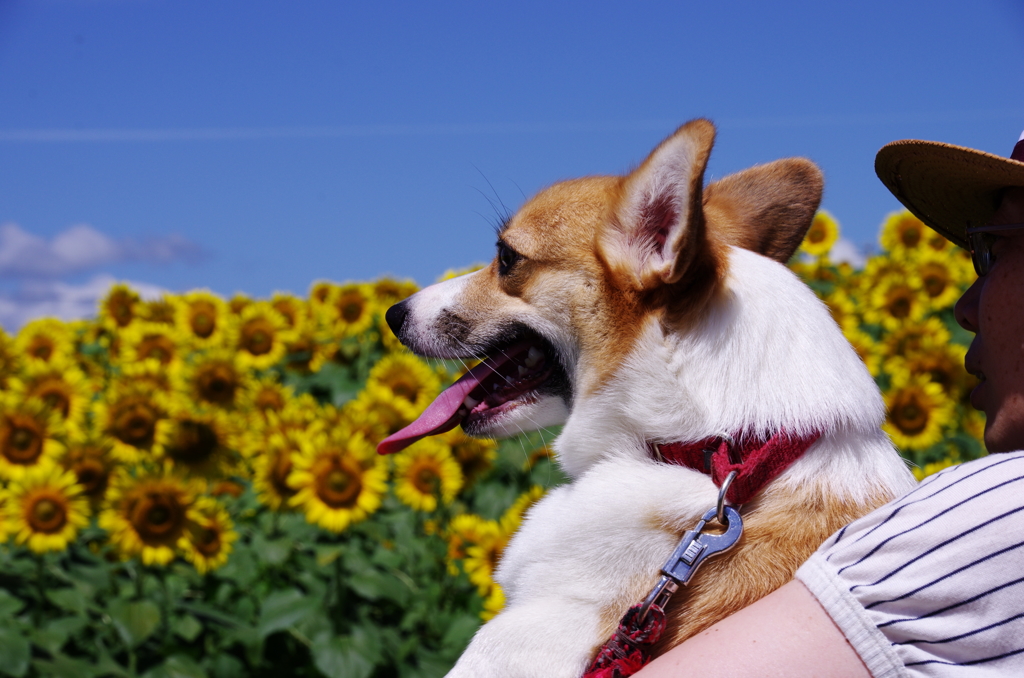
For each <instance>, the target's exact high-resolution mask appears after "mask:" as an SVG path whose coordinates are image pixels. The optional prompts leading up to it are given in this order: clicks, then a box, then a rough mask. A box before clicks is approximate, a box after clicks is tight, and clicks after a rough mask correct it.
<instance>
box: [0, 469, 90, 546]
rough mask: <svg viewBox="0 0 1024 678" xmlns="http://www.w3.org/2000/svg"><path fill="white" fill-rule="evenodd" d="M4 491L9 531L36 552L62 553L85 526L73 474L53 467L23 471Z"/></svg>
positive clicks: (86, 518) (85, 516) (83, 506)
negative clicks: (5, 492)
mask: <svg viewBox="0 0 1024 678" xmlns="http://www.w3.org/2000/svg"><path fill="white" fill-rule="evenodd" d="M7 490H8V495H7V514H8V520H9V521H10V526H9V529H10V532H11V533H12V534H13V535H14V538H15V540H16V541H17V542H18V543H19V544H26V543H27V544H28V547H29V548H30V549H31V550H32V551H34V552H36V553H46V552H48V551H63V550H65V549H66V548H67V547H68V543H69V542H72V541H74V540H75V537H76V536H77V535H78V531H79V530H80V529H82V528H83V527H85V526H86V525H88V524H89V502H88V500H87V499H86V498H85V497H84V496H82V488H81V486H80V485H78V484H77V483H76V478H75V474H74V473H72V472H70V471H67V470H65V469H63V468H61V467H59V466H57V465H55V464H51V463H45V464H38V465H36V466H34V467H32V468H30V469H27V470H26V471H25V473H24V474H22V475H21V477H20V478H18V479H17V480H13V481H11V484H10V486H9V487H8V488H7Z"/></svg>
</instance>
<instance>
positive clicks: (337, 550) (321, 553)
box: [316, 545, 345, 567]
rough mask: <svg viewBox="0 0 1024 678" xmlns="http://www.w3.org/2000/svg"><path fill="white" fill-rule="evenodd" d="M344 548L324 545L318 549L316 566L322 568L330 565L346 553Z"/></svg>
mask: <svg viewBox="0 0 1024 678" xmlns="http://www.w3.org/2000/svg"><path fill="white" fill-rule="evenodd" d="M344 550H345V548H344V547H342V546H334V545H324V546H317V547H316V564H317V565H319V566H320V567H324V566H325V565H330V564H331V563H333V562H334V561H335V560H337V559H338V556H340V555H341V554H342V553H343V552H344Z"/></svg>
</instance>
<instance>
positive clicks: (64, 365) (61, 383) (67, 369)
mask: <svg viewBox="0 0 1024 678" xmlns="http://www.w3.org/2000/svg"><path fill="white" fill-rule="evenodd" d="M10 387H11V390H12V391H16V392H18V393H19V394H21V396H22V397H23V398H37V399H39V400H40V401H42V402H43V404H45V405H46V406H47V407H48V408H50V409H51V410H53V411H54V412H56V413H57V415H58V416H59V417H60V419H61V421H63V422H64V426H65V428H66V429H67V430H68V432H69V433H74V432H76V431H78V430H79V428H80V427H81V426H82V424H83V421H84V419H85V413H86V411H87V409H88V405H89V401H90V400H92V396H93V391H94V389H93V386H92V385H91V384H90V383H89V379H88V378H87V377H86V376H85V374H84V373H83V372H82V371H81V370H80V369H78V368H77V367H76V366H75V365H74V364H73V363H71V362H67V361H64V360H61V361H55V362H50V363H38V362H36V363H32V364H30V365H28V366H27V367H26V369H25V371H24V374H23V376H22V377H21V378H20V379H12V380H11V384H10Z"/></svg>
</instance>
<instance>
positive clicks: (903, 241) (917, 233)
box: [878, 210, 931, 260]
mask: <svg viewBox="0 0 1024 678" xmlns="http://www.w3.org/2000/svg"><path fill="white" fill-rule="evenodd" d="M930 232H931V229H929V228H928V227H927V226H925V225H924V222H922V221H921V220H920V219H918V218H917V217H915V216H914V215H913V214H911V213H910V212H908V211H907V210H901V211H899V212H893V213H891V214H890V215H889V216H887V217H886V218H885V221H884V222H883V223H882V232H881V234H880V235H879V236H878V240H879V242H880V243H881V244H882V247H883V248H884V249H886V250H887V251H888V252H889V255H890V256H891V257H893V258H895V259H900V260H905V259H907V258H908V257H913V256H914V255H916V254H917V253H918V252H919V251H920V250H921V248H922V246H923V245H924V244H925V242H926V240H927V238H928V234H929V233H930Z"/></svg>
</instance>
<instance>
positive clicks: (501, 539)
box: [462, 520, 508, 596]
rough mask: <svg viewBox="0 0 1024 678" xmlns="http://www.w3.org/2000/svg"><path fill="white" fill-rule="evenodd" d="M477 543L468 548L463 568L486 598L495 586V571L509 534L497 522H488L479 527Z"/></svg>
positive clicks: (471, 581)
mask: <svg viewBox="0 0 1024 678" xmlns="http://www.w3.org/2000/svg"><path fill="white" fill-rule="evenodd" d="M476 536H477V541H476V542H475V543H474V544H472V545H467V547H466V557H465V559H463V561H462V568H463V569H464V570H465V571H466V576H468V577H469V581H470V583H471V584H473V585H475V586H476V587H477V591H479V593H480V595H481V596H486V595H487V593H488V592H489V591H490V588H491V586H493V585H494V579H493V575H494V570H495V569H496V568H497V567H498V561H500V560H501V554H502V553H503V552H504V550H505V546H506V545H507V544H508V534H507V533H506V532H505V531H504V530H502V529H501V525H499V524H498V522H497V521H494V520H487V521H484V522H483V523H481V524H480V525H479V526H478V531H477V535H476Z"/></svg>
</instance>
